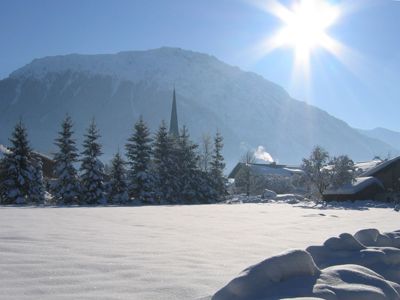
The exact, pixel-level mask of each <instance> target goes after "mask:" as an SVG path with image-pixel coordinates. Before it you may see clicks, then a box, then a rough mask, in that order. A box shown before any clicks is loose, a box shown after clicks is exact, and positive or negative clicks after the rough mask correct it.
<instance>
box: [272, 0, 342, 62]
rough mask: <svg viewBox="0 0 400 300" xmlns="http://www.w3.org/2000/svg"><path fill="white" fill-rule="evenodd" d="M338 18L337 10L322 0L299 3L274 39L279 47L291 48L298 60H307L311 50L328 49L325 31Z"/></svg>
mask: <svg viewBox="0 0 400 300" xmlns="http://www.w3.org/2000/svg"><path fill="white" fill-rule="evenodd" d="M338 16H339V11H338V8H337V7H336V6H333V5H331V4H329V3H328V2H326V1H324V0H302V1H299V2H297V3H295V4H294V5H293V8H292V9H291V10H289V13H288V14H286V17H285V18H284V19H283V22H284V26H283V28H282V29H281V30H280V31H279V32H278V34H277V35H276V37H275V38H276V39H277V42H278V43H279V44H281V46H290V47H293V49H294V50H295V53H296V57H297V58H298V59H300V60H308V59H309V56H310V54H311V52H312V50H313V49H315V48H317V47H323V48H327V47H329V40H330V37H329V36H328V34H327V29H328V28H329V27H330V26H332V25H333V24H334V23H335V21H336V20H337V18H338Z"/></svg>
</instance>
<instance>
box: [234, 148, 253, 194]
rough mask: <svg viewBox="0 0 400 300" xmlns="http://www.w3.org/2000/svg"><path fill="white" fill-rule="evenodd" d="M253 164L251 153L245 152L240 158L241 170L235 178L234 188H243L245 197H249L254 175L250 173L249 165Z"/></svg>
mask: <svg viewBox="0 0 400 300" xmlns="http://www.w3.org/2000/svg"><path fill="white" fill-rule="evenodd" d="M254 162H255V156H254V152H253V151H250V150H249V151H247V152H246V153H245V154H244V155H243V156H242V158H241V168H240V170H239V172H238V174H237V175H236V178H235V186H236V187H238V188H239V189H242V188H244V190H245V192H246V195H247V196H250V191H251V186H252V182H253V181H254V174H252V172H251V164H253V163H254Z"/></svg>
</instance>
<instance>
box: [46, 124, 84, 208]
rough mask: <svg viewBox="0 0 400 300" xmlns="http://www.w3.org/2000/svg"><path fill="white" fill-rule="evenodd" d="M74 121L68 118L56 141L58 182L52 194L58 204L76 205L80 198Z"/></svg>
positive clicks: (62, 125) (56, 173)
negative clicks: (73, 136)
mask: <svg viewBox="0 0 400 300" xmlns="http://www.w3.org/2000/svg"><path fill="white" fill-rule="evenodd" d="M72 126H73V124H72V120H71V118H70V117H69V116H66V118H65V119H64V121H63V122H62V124H61V131H59V133H58V134H59V137H58V138H57V139H56V140H55V145H56V146H57V147H58V152H57V153H56V154H55V156H54V161H55V170H54V173H55V174H54V175H55V177H56V180H55V181H54V183H53V185H52V192H53V196H54V198H55V200H56V201H57V203H58V204H67V205H70V204H76V203H78V196H79V181H78V174H77V170H76V169H75V166H74V164H75V163H76V162H77V160H78V153H77V151H78V150H77V148H76V146H75V140H74V139H73V138H72V135H73V130H72Z"/></svg>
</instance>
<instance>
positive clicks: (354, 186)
mask: <svg viewBox="0 0 400 300" xmlns="http://www.w3.org/2000/svg"><path fill="white" fill-rule="evenodd" d="M372 184H376V185H378V186H380V187H381V188H382V190H384V187H383V185H382V183H381V182H380V181H379V179H377V178H375V177H357V178H356V179H355V182H353V183H348V184H346V185H344V186H342V187H340V188H338V189H329V190H326V191H325V192H324V194H325V195H332V194H333V195H352V194H355V193H357V192H359V191H362V190H363V189H365V188H366V187H368V186H370V185H372Z"/></svg>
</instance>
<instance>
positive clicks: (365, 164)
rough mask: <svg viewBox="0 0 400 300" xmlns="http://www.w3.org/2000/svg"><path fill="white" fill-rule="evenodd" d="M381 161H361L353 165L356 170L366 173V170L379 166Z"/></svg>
mask: <svg viewBox="0 0 400 300" xmlns="http://www.w3.org/2000/svg"><path fill="white" fill-rule="evenodd" d="M382 162H383V160H381V159H373V160H370V161H361V162H357V163H355V164H354V167H355V169H356V170H361V171H362V172H367V171H368V170H370V169H372V168H374V167H376V166H377V165H379V164H381V163H382Z"/></svg>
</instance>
